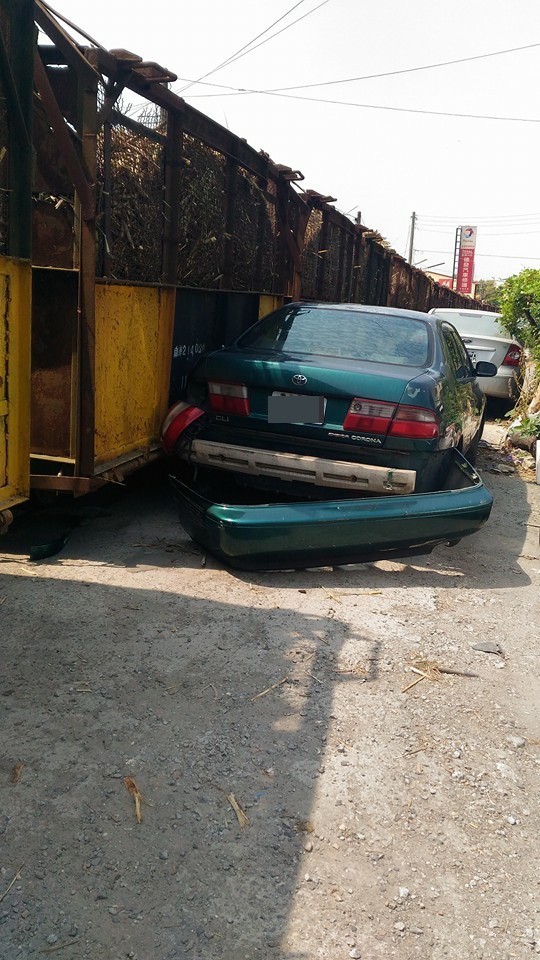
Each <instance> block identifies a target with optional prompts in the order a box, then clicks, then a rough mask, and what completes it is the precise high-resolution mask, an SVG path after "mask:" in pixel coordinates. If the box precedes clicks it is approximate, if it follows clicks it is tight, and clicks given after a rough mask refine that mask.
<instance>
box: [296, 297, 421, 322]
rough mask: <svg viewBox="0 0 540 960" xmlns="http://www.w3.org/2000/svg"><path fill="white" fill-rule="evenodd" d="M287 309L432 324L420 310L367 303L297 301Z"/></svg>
mask: <svg viewBox="0 0 540 960" xmlns="http://www.w3.org/2000/svg"><path fill="white" fill-rule="evenodd" d="M286 306H288V307H314V308H315V309H318V308H321V309H331V310H343V311H347V312H349V313H375V314H377V313H378V314H384V316H387V317H388V316H389V317H408V318H409V319H410V320H423V321H424V323H425V322H426V321H427V322H428V323H433V318H432V317H431V316H430V315H429V314H428V313H422V312H421V311H420V310H405V309H403V310H402V309H401V307H374V306H372V305H371V304H367V303H324V302H319V301H316V302H313V301H310V300H299V301H295V302H294V303H288V304H286Z"/></svg>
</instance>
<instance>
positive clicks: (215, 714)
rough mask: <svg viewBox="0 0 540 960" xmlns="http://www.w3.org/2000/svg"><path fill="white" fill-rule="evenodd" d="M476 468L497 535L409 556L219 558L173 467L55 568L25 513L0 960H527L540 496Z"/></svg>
mask: <svg viewBox="0 0 540 960" xmlns="http://www.w3.org/2000/svg"><path fill="white" fill-rule="evenodd" d="M488 436H489V437H490V438H491V439H492V440H494V438H495V437H496V433H495V432H494V431H493V430H492V432H491V433H490V434H489V435H488ZM494 456H495V461H494V460H493V457H494ZM482 457H483V461H482V462H483V467H484V470H485V475H484V479H485V481H486V485H487V486H488V487H489V488H490V489H491V490H492V492H493V493H494V496H495V507H494V511H493V514H492V518H491V519H490V521H489V523H488V524H487V526H486V527H485V528H484V530H483V531H482V532H481V533H480V534H479V535H477V536H476V537H472V538H469V539H468V540H465V541H463V542H462V543H461V544H459V545H458V546H456V547H454V548H451V549H450V548H439V549H438V550H437V551H435V552H434V553H433V554H432V555H431V557H427V558H425V559H424V558H420V560H417V561H415V562H413V563H397V562H396V563H389V562H384V563H375V564H369V565H363V566H354V567H343V568H336V569H320V570H316V571H304V572H295V573H274V574H253V575H249V574H241V573H235V572H233V571H231V570H227V569H224V568H222V567H221V566H220V565H219V564H218V563H217V562H216V561H214V560H213V559H212V558H211V557H208V558H207V559H206V563H204V558H203V557H202V554H201V551H200V550H198V549H197V548H196V547H195V546H194V545H193V544H192V543H191V542H190V541H189V540H188V539H187V537H186V536H185V534H184V533H183V531H182V529H181V528H180V527H179V525H178V523H177V520H176V516H175V510H174V504H173V501H172V497H171V495H170V493H169V489H168V485H167V482H166V477H165V475H164V473H163V472H159V471H154V472H152V473H150V474H141V475H140V476H139V477H138V478H137V479H136V480H135V481H134V482H133V483H132V484H131V485H130V486H129V488H128V490H127V491H124V490H114V491H113V492H112V493H108V494H106V495H105V496H102V497H101V498H98V499H97V500H95V501H94V502H93V505H92V506H89V505H88V502H84V503H83V502H82V501H81V502H78V503H77V504H76V505H75V506H74V507H73V510H74V511H75V512H76V513H77V516H78V519H79V520H82V521H84V522H82V523H81V524H80V525H79V526H76V527H74V528H73V529H72V530H71V533H70V537H69V540H68V542H67V544H66V546H65V547H64V549H63V551H62V552H61V553H59V554H58V556H56V557H54V558H52V559H49V560H45V561H42V562H38V563H31V562H29V560H28V548H29V545H30V544H33V543H36V542H40V540H42V539H44V538H45V539H46V537H47V536H51V535H52V534H53V533H54V534H55V535H57V536H58V535H59V533H61V532H62V531H63V529H64V528H65V523H66V520H65V517H64V516H59V515H56V514H54V513H53V514H50V513H49V514H43V515H41V516H39V515H38V516H36V515H35V514H33V515H27V516H23V517H22V518H21V519H20V521H19V523H18V524H17V525H16V526H14V527H13V528H12V530H11V531H10V533H9V534H8V535H7V536H6V537H4V538H2V540H1V541H0V555H1V556H0V560H1V566H0V577H1V580H0V604H1V605H0V618H1V624H2V626H1V635H0V643H1V676H0V709H1V717H2V720H1V722H2V726H1V730H2V736H1V741H0V868H1V869H0V956H1V957H2V958H3V960H15V958H23V960H26V958H34V957H35V958H37V957H42V956H47V955H49V956H52V957H55V956H56V954H58V956H59V957H60V958H62V960H64V958H65V960H70V958H76V960H82V958H88V960H122V958H126V957H131V958H137V960H172V958H187V960H244V958H245V960H256V958H268V960H312V958H318V957H327V958H332V960H340V958H344V960H346V958H347V957H350V958H355V957H360V958H362V960H376V958H377V960H379V958H391V957H399V958H402V960H413V958H423V960H428V958H429V960H441V958H452V960H464V958H469V957H474V958H476V957H481V958H485V960H488V958H493V960H507V958H512V957H517V958H522V957H528V956H529V955H531V954H533V955H534V954H535V953H540V902H539V894H540V863H539V853H540V840H539V828H538V824H539V814H540V801H539V779H540V778H539V775H540V709H539V703H540V590H539V586H540V552H539V530H540V487H538V486H537V485H535V484H533V483H530V482H526V480H525V479H524V478H523V476H522V475H520V474H519V473H518V472H516V473H499V472H492V470H493V469H495V466H496V454H494V452H493V450H489V449H488V448H484V449H483V453H482ZM490 458H491V459H490ZM481 466H482V464H481ZM96 504H97V506H96ZM62 524H64V527H62ZM53 527H54V530H53V529H52V528H53ZM485 641H490V642H492V643H496V644H498V645H499V646H500V648H501V651H502V652H501V654H497V653H485V652H480V651H475V650H474V649H473V645H474V644H475V643H479V642H485ZM422 657H424V658H427V659H428V660H430V661H434V662H436V663H437V664H438V665H439V666H440V667H443V668H445V669H451V670H456V671H462V672H464V673H470V674H475V676H461V675H458V674H452V673H441V674H439V675H438V676H437V674H436V673H433V672H430V671H429V669H428V672H429V673H430V675H431V676H434V677H435V678H434V679H423V678H421V677H420V675H419V674H415V673H414V672H411V670H410V666H411V664H412V663H414V661H415V660H416V661H418V660H419V659H421V658H422ZM421 669H423V670H424V672H425V669H426V665H425V664H424V665H422V666H421ZM415 679H418V680H419V682H418V683H417V684H416V685H415V686H414V687H411V688H410V689H409V690H408V691H407V692H403V690H404V687H406V686H407V685H409V684H411V683H412V682H413V681H414V680H415ZM17 764H23V766H22V767H20V768H18V771H16V772H15V773H14V767H15V766H16V765H17ZM12 777H13V778H14V779H17V777H18V782H17V783H13V782H11V779H12ZM125 777H129V778H132V779H133V780H134V781H135V783H136V784H137V786H138V787H139V789H140V792H141V793H142V795H143V797H144V799H145V800H146V801H147V802H146V803H143V804H142V807H141V812H142V822H141V823H140V824H139V823H137V820H136V817H135V803H134V799H133V797H132V796H131V795H130V793H129V792H128V789H127V788H126V785H125V783H124V778H125ZM231 794H233V796H234V798H235V799H236V801H237V803H238V804H239V805H240V808H241V809H242V810H243V811H244V813H245V815H246V816H247V818H248V820H249V822H248V823H247V825H246V826H244V827H242V826H241V825H240V823H239V821H238V819H237V815H236V813H235V810H234V809H233V806H232V805H231V797H230V795H231ZM13 881H14V882H13Z"/></svg>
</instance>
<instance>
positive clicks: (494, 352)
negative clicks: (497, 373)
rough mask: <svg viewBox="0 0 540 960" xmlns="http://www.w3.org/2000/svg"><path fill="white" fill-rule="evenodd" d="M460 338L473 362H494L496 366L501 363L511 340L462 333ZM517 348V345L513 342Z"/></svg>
mask: <svg viewBox="0 0 540 960" xmlns="http://www.w3.org/2000/svg"><path fill="white" fill-rule="evenodd" d="M461 338H462V340H463V343H464V344H465V346H466V348H467V352H468V354H469V356H470V358H471V360H472V362H473V363H479V362H480V361H484V362H486V363H494V364H495V366H496V367H500V366H502V365H503V363H504V360H505V357H506V355H507V353H508V350H509V348H510V347H511V346H512V345H513V341H512V340H508V339H507V338H504V339H503V338H502V337H478V336H476V335H475V334H462V337H461ZM514 346H515V347H516V349H518V348H517V345H515V344H514Z"/></svg>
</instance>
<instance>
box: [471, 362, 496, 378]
mask: <svg viewBox="0 0 540 960" xmlns="http://www.w3.org/2000/svg"><path fill="white" fill-rule="evenodd" d="M474 372H475V373H476V376H477V377H495V376H496V375H497V367H496V366H495V364H494V363H488V362H487V360H479V361H478V363H477V364H476V366H475V368H474Z"/></svg>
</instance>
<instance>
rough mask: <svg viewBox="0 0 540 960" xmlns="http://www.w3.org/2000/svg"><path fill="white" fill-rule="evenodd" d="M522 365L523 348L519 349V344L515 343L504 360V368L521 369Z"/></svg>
mask: <svg viewBox="0 0 540 960" xmlns="http://www.w3.org/2000/svg"><path fill="white" fill-rule="evenodd" d="M520 363H521V347H518V345H517V343H513V344H512V346H511V347H509V348H508V353H507V354H506V356H505V358H504V360H503V366H505V367H519V365H520Z"/></svg>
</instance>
